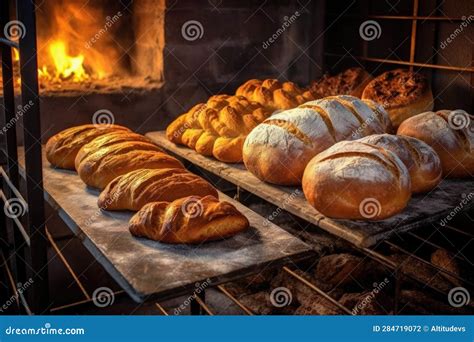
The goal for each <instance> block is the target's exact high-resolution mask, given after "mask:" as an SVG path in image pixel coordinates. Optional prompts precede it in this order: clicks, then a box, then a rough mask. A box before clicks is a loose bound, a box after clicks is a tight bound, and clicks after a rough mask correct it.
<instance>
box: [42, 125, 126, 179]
mask: <svg viewBox="0 0 474 342" xmlns="http://www.w3.org/2000/svg"><path fill="white" fill-rule="evenodd" d="M118 131H126V132H130V130H129V129H128V128H126V127H122V126H118V125H108V124H96V125H92V124H89V125H82V126H75V127H71V128H68V129H65V130H63V131H61V132H59V133H57V134H55V135H53V136H52V137H51V138H50V139H49V140H48V142H47V143H46V147H45V151H46V159H48V161H49V162H50V163H51V165H53V166H54V167H58V168H62V169H69V170H74V160H75V158H76V155H77V153H78V152H79V150H80V148H81V147H82V146H84V145H85V144H87V143H88V142H90V141H92V140H93V139H95V138H97V137H98V136H101V135H103V134H107V133H110V132H118Z"/></svg>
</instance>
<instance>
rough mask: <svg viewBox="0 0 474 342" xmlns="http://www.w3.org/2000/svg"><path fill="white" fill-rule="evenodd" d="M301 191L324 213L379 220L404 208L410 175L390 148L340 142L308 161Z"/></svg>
mask: <svg viewBox="0 0 474 342" xmlns="http://www.w3.org/2000/svg"><path fill="white" fill-rule="evenodd" d="M303 192H304V194H305V197H306V199H307V200H308V202H309V203H310V204H311V205H312V206H313V207H314V208H316V210H318V211H319V212H320V213H321V214H323V215H325V216H328V217H332V218H341V219H361V220H381V219H384V218H387V217H390V216H392V215H395V214H397V213H398V212H400V211H402V210H403V209H404V208H405V207H406V205H407V203H408V201H409V199H410V195H411V185H410V175H409V173H408V170H407V168H406V167H405V165H404V164H403V163H402V161H401V160H400V159H399V158H398V157H397V156H396V155H395V154H394V153H392V152H390V151H389V150H386V149H384V148H382V147H377V146H374V145H369V144H364V143H361V142H358V141H342V142H339V143H337V144H335V145H334V146H332V147H330V148H329V149H327V150H326V151H324V152H322V153H320V154H318V155H317V156H316V157H314V158H313V159H312V160H311V161H310V162H309V164H308V166H307V167H306V169H305V172H304V175H303Z"/></svg>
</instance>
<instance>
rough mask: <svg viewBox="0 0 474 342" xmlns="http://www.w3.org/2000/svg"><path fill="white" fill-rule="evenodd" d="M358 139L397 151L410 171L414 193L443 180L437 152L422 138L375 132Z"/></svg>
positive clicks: (426, 189) (434, 185)
mask: <svg viewBox="0 0 474 342" xmlns="http://www.w3.org/2000/svg"><path fill="white" fill-rule="evenodd" d="M358 141H360V142H363V143H366V144H371V145H376V146H379V147H383V148H385V149H387V150H389V151H392V152H393V153H395V154H396V155H397V156H398V157H399V158H400V160H401V161H402V162H403V164H405V166H406V167H407V169H408V172H409V173H410V178H411V190H412V192H414V193H420V192H426V191H429V190H431V189H433V188H434V187H436V185H438V183H439V182H440V180H441V175H442V173H443V170H442V168H441V161H440V159H439V157H438V155H437V154H436V152H435V151H434V150H433V149H432V148H431V147H430V146H429V145H428V144H425V143H424V142H423V141H421V140H418V139H415V138H412V137H408V136H402V135H390V134H375V135H370V136H368V137H365V138H362V139H359V140H358Z"/></svg>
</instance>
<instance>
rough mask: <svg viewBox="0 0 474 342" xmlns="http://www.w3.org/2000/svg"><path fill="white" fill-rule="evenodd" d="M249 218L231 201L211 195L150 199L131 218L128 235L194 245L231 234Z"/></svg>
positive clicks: (239, 230)
mask: <svg viewBox="0 0 474 342" xmlns="http://www.w3.org/2000/svg"><path fill="white" fill-rule="evenodd" d="M248 227H249V221H248V220H247V218H246V217H245V216H244V215H242V214H241V213H240V212H239V211H238V210H237V209H236V208H235V207H234V206H233V205H232V204H230V203H228V202H225V201H223V202H219V200H218V199H217V198H215V197H213V196H205V197H198V196H189V197H184V198H180V199H177V200H175V201H173V202H171V203H168V202H152V203H148V204H147V205H145V206H144V207H143V208H142V209H141V210H140V211H139V212H137V213H136V214H135V215H134V216H133V217H132V218H131V219H130V224H129V229H130V232H131V233H132V235H134V236H137V237H146V238H148V239H151V240H155V241H161V242H165V243H186V244H196V243H201V242H204V241H212V240H218V239H223V238H226V237H230V236H233V235H235V234H237V233H240V232H241V231H244V230H245V229H247V228H248Z"/></svg>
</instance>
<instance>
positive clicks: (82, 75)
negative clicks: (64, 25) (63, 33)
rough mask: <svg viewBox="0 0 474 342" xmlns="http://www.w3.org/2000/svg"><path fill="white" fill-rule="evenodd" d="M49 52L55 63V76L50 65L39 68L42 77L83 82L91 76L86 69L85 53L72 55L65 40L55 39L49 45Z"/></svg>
mask: <svg viewBox="0 0 474 342" xmlns="http://www.w3.org/2000/svg"><path fill="white" fill-rule="evenodd" d="M48 52H49V54H50V56H51V59H52V61H53V64H54V68H55V69H54V71H53V77H51V75H50V73H49V70H48V67H47V66H46V65H43V67H42V68H41V69H40V70H38V73H39V75H40V77H43V78H47V79H51V78H53V79H71V80H72V81H73V82H82V81H84V80H87V79H88V78H90V76H89V74H87V72H86V70H85V69H84V55H82V54H79V55H77V56H70V55H69V54H68V52H67V48H66V44H65V43H64V42H63V41H60V40H58V41H54V42H52V43H51V44H50V45H49V47H48Z"/></svg>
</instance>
